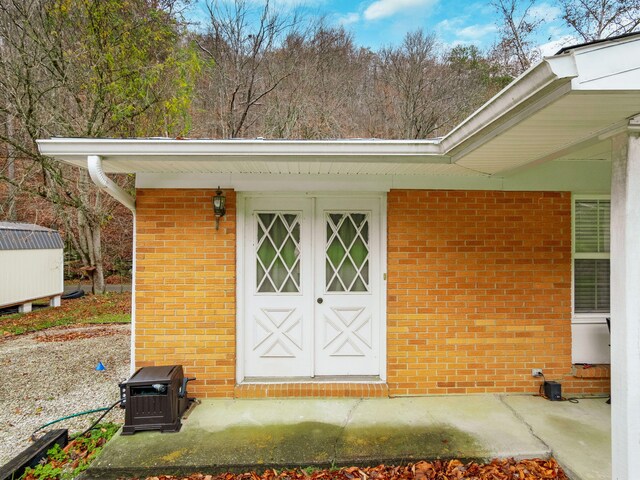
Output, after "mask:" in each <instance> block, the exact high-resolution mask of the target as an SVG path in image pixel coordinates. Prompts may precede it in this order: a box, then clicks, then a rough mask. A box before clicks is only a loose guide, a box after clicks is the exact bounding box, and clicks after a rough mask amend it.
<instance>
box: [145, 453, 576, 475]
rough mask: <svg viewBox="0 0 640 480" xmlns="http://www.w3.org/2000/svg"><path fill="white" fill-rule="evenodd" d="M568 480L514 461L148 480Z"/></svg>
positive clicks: (550, 464) (536, 464)
mask: <svg viewBox="0 0 640 480" xmlns="http://www.w3.org/2000/svg"><path fill="white" fill-rule="evenodd" d="M461 479H468V480H568V478H567V476H566V475H565V474H564V472H563V471H562V469H561V468H560V466H559V465H558V463H557V462H556V461H555V460H554V459H549V460H542V459H539V458H536V459H533V460H521V461H515V460H514V459H504V460H497V459H496V460H493V461H491V463H486V464H478V463H475V462H471V463H467V464H463V463H462V462H460V461H459V460H450V461H440V460H437V461H434V462H418V463H415V464H409V465H405V466H399V467H394V466H386V465H379V466H377V467H366V468H358V467H348V468H342V469H340V470H316V471H314V472H312V473H306V472H305V471H303V470H284V471H276V470H267V471H265V472H264V473H263V474H262V475H258V474H257V473H256V472H249V473H243V474H233V473H224V474H220V475H204V474H195V475H191V476H189V477H173V476H164V475H162V476H159V477H147V479H146V480H461Z"/></svg>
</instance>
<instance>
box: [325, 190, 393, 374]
mask: <svg viewBox="0 0 640 480" xmlns="http://www.w3.org/2000/svg"><path fill="white" fill-rule="evenodd" d="M345 207H346V208H345ZM315 238H316V275H320V276H322V277H324V278H316V281H317V283H316V297H317V299H316V313H315V338H314V343H315V349H314V351H315V372H316V374H317V375H378V374H379V373H380V318H381V316H380V312H379V309H378V308H377V305H378V304H379V303H378V302H379V300H380V295H381V286H380V281H381V279H380V275H381V273H380V207H379V203H377V202H375V201H371V200H367V199H362V198H349V199H339V198H319V199H318V200H317V202H316V236H315Z"/></svg>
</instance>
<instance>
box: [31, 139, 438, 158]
mask: <svg viewBox="0 0 640 480" xmlns="http://www.w3.org/2000/svg"><path fill="white" fill-rule="evenodd" d="M38 148H39V149H40V152H41V153H42V154H44V155H48V156H52V157H55V158H59V159H62V160H67V161H76V160H77V159H84V158H86V157H87V156H89V155H100V156H101V157H103V158H104V159H105V160H107V159H109V158H115V157H136V158H138V159H141V158H144V157H149V158H154V159H161V158H163V157H181V156H189V157H192V158H193V157H196V158H197V157H208V159H209V160H211V159H212V158H213V157H215V158H221V159H222V158H225V157H226V158H234V157H253V158H255V157H260V158H262V159H263V160H269V159H273V160H274V161H282V160H283V159H286V158H289V157H291V158H296V160H297V161H300V160H306V161H313V160H317V161H323V159H325V158H327V157H332V158H335V157H354V158H363V159H367V158H369V159H376V158H377V157H386V158H389V157H391V158H393V157H398V158H402V157H420V158H421V159H422V160H423V161H424V162H425V163H431V162H433V163H449V159H448V158H446V157H444V156H443V155H441V153H440V148H439V145H438V142H437V141H436V140H360V139H358V140H355V139H354V140H305V141H300V140H262V139H253V140H196V139H194V140H175V139H165V138H159V139H116V138H112V139H91V138H52V139H48V140H38Z"/></svg>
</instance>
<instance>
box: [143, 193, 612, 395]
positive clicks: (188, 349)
mask: <svg viewBox="0 0 640 480" xmlns="http://www.w3.org/2000/svg"><path fill="white" fill-rule="evenodd" d="M225 193H226V196H227V214H226V216H225V217H224V218H223V219H222V221H221V222H220V230H218V231H216V230H215V220H214V216H213V210H212V207H211V198H212V197H213V196H214V195H215V191H214V190H199V189H198V190H195V189H194V190H188V189H185V190H181V189H176V190H169V189H141V190H138V193H137V230H136V231H137V279H136V302H137V309H136V360H137V366H145V365H161V364H165V365H166V364H176V363H179V364H182V365H184V366H185V369H186V372H187V374H188V375H191V376H196V377H197V378H198V380H197V381H196V382H195V383H193V384H190V392H193V393H194V394H195V395H196V396H198V397H232V396H236V397H244V398H248V397H265V396H275V397H282V396H316V397H317V396H320V397H323V396H353V395H355V396H380V395H387V394H388V395H391V396H396V395H420V394H457V393H464V394H470V393H490V392H528V393H535V392H536V391H537V387H538V384H539V383H540V382H539V381H538V380H536V379H533V378H532V377H531V376H530V373H531V372H530V370H531V368H534V367H536V368H543V369H544V371H545V375H546V376H547V378H548V379H551V380H559V381H562V382H563V393H564V394H565V395H567V394H571V393H600V392H605V391H608V381H609V380H608V369H593V370H591V369H589V370H587V371H584V370H576V369H573V368H572V365H571V243H570V242H571V198H570V194H568V193H530V192H527V193H523V192H453V191H451V192H447V191H415V190H411V191H392V192H390V193H389V196H388V207H389V208H388V211H389V218H388V301H387V316H388V319H387V321H388V339H387V340H388V352H387V356H388V361H387V363H388V365H387V370H388V390H387V386H380V385H367V384H365V385H360V386H358V387H357V388H354V387H352V386H350V385H344V384H336V385H329V386H312V387H304V386H302V385H300V384H282V385H266V386H255V385H254V386H239V387H235V388H234V384H235V361H236V360H235V358H236V355H235V353H236V352H235V325H236V317H235V315H236V307H235V296H236V292H235V284H236V277H235V259H236V256H235V243H236V228H235V225H236V211H235V194H234V192H233V191H226V192H225Z"/></svg>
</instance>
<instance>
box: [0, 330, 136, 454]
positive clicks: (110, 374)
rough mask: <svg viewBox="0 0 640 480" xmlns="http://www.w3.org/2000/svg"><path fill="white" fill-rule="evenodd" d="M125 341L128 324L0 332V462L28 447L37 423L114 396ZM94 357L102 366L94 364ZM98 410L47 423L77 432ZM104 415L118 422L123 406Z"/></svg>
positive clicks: (125, 371) (125, 372)
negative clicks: (9, 334) (98, 368)
mask: <svg viewBox="0 0 640 480" xmlns="http://www.w3.org/2000/svg"><path fill="white" fill-rule="evenodd" d="M129 347H130V326H129V325H87V326H75V327H72V328H69V327H62V328H51V329H48V330H43V331H41V332H37V333H32V334H28V335H20V336H16V337H9V338H5V339H2V338H0V465H3V464H4V463H6V462H7V461H8V460H10V459H11V458H13V456H15V455H17V454H18V453H19V452H20V451H21V450H22V449H24V448H25V447H27V446H28V445H29V443H30V442H29V437H30V435H31V433H33V431H34V430H35V429H36V428H38V427H39V426H41V425H43V424H45V423H47V422H50V421H52V420H55V419H57V418H60V417H64V416H66V415H71V414H73V413H77V412H81V411H84V410H91V409H94V408H100V407H105V406H109V405H111V404H112V403H113V402H115V401H116V400H117V399H118V398H119V395H120V394H119V391H118V382H120V381H122V380H124V379H126V378H128V377H129ZM98 362H102V363H103V364H104V365H105V367H106V370H105V371H103V372H97V371H96V370H95V367H96V365H97V364H98ZM99 415H100V413H97V414H90V415H83V416H81V417H78V418H74V419H71V420H65V421H63V422H60V423H57V424H55V425H52V426H51V427H48V428H49V429H55V428H68V429H69V431H70V432H78V431H81V430H83V429H85V428H87V427H89V425H91V423H92V420H96V419H97V418H98V416H99ZM105 420H111V421H117V422H120V423H122V422H123V421H124V414H123V410H121V409H120V408H119V407H116V408H114V409H113V410H112V411H111V413H110V414H109V415H108V416H107V418H106V419H105ZM41 432H42V431H41ZM41 432H40V433H41ZM40 433H39V434H40Z"/></svg>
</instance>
